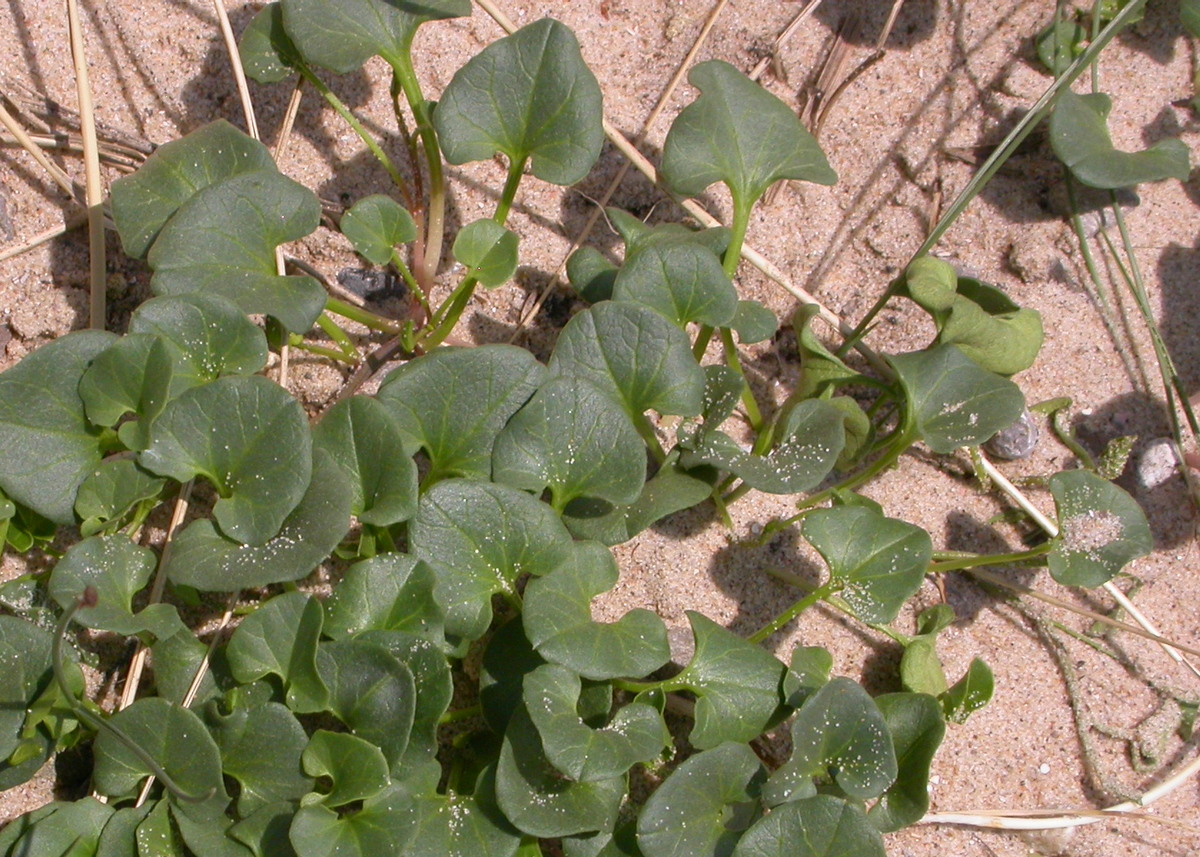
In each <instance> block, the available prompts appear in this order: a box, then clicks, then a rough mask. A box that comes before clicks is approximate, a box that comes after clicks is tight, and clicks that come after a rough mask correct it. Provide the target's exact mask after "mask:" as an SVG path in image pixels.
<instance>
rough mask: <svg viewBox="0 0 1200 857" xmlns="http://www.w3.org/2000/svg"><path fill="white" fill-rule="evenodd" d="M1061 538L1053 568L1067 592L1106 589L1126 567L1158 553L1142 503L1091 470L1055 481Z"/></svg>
mask: <svg viewBox="0 0 1200 857" xmlns="http://www.w3.org/2000/svg"><path fill="white" fill-rule="evenodd" d="M1050 493H1051V494H1052V495H1053V496H1054V506H1055V509H1056V510H1057V512H1058V525H1059V527H1060V529H1061V532H1060V533H1059V535H1058V536H1057V537H1056V538H1055V539H1054V540H1053V541H1052V542H1051V544H1052V548H1051V551H1050V556H1049V557H1048V558H1047V562H1048V564H1049V566H1050V573H1051V574H1052V575H1053V576H1054V579H1055V580H1057V581H1058V582H1059V583H1062V584H1064V585H1066V586H1085V587H1089V588H1090V587H1094V586H1101V585H1103V584H1104V583H1107V582H1108V581H1109V580H1111V579H1112V578H1113V577H1114V576H1116V574H1117V573H1118V572H1120V571H1121V569H1122V568H1124V567H1125V566H1126V565H1128V564H1129V563H1130V562H1132V561H1133V560H1135V559H1137V558H1138V557H1140V556H1145V555H1146V554H1148V553H1150V551H1152V550H1154V536H1153V534H1152V533H1151V532H1150V524H1149V523H1148V522H1147V521H1146V515H1145V513H1143V512H1142V508H1141V506H1139V505H1138V504H1137V501H1136V500H1134V499H1133V498H1132V497H1130V496H1129V495H1128V494H1127V493H1125V492H1124V491H1122V490H1121V489H1120V488H1119V487H1117V486H1116V485H1114V484H1113V483H1111V482H1109V481H1108V480H1107V479H1103V478H1101V477H1099V476H1097V475H1096V474H1094V473H1091V472H1090V471H1087V470H1067V471H1063V472H1060V473H1055V474H1054V475H1053V476H1051V477H1050Z"/></svg>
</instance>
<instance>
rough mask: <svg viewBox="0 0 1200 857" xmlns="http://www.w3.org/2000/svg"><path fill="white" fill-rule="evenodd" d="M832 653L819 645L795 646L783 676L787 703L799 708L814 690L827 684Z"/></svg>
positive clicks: (831, 665)
mask: <svg viewBox="0 0 1200 857" xmlns="http://www.w3.org/2000/svg"><path fill="white" fill-rule="evenodd" d="M832 669H833V655H831V654H830V653H829V650H828V649H823V648H821V647H820V646H797V647H796V648H794V649H792V661H791V663H790V664H789V665H788V668H787V672H786V673H785V674H784V676H783V695H784V699H785V701H786V702H787V705H788V706H789V707H791V708H799V707H800V706H801V705H803V704H804V700H806V699H808V697H810V696H812V694H813V693H814V692H815V691H818V690H820V689H821V688H823V687H824V686H825V685H827V684H829V673H830V671H831V670H832Z"/></svg>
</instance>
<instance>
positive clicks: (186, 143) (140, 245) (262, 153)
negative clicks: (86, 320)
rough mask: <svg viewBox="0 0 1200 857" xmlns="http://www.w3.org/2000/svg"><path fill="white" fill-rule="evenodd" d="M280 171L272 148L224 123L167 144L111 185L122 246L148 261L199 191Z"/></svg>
mask: <svg viewBox="0 0 1200 857" xmlns="http://www.w3.org/2000/svg"><path fill="white" fill-rule="evenodd" d="M275 169H276V167H275V160H274V159H273V158H272V157H271V151H270V149H268V148H267V147H266V146H264V145H263V144H262V143H260V142H258V141H257V140H255V139H254V138H252V137H248V136H247V135H245V134H243V133H242V132H241V131H239V130H237V129H236V128H234V127H233V126H232V125H230V124H229V123H228V122H226V121H225V120H224V119H218V120H217V121H215V122H210V123H209V124H207V125H205V126H203V127H201V128H197V129H196V130H195V131H193V132H192V133H190V134H188V135H187V136H186V137H181V138H180V139H178V140H172V141H171V142H169V143H164V144H163V145H161V146H159V147H158V148H157V149H155V150H154V154H152V155H151V156H150V157H148V158H147V159H146V162H145V163H144V164H142V166H141V168H140V169H138V171H137V172H136V173H134V174H133V175H131V176H125V177H123V178H119V179H117V180H116V181H115V182H113V183H112V189H111V196H112V209H113V220H114V222H115V223H116V225H117V234H118V235H120V236H121V246H122V247H124V248H125V253H126V254H127V255H129V256H133V257H135V258H140V257H142V256H145V255H146V251H148V250H149V249H150V245H151V244H152V243H153V242H154V240H155V239H156V238H157V237H158V234H159V230H161V229H162V228H163V225H164V224H165V223H166V222H167V221H168V220H169V219H170V218H171V216H172V215H173V214H175V212H176V211H178V210H179V207H180V206H181V205H183V204H184V203H185V202H187V201H188V200H189V199H191V198H192V197H193V196H195V195H196V193H197V192H198V191H200V190H202V189H204V188H206V187H208V186H209V185H211V184H215V183H217V182H221V181H224V180H225V179H228V178H232V177H234V176H237V175H242V174H244V173H252V172H258V171H260V170H275Z"/></svg>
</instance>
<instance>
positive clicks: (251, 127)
mask: <svg viewBox="0 0 1200 857" xmlns="http://www.w3.org/2000/svg"><path fill="white" fill-rule="evenodd" d="M213 9H214V10H216V13H217V21H218V22H219V23H220V25H221V35H222V36H223V37H224V39H225V47H226V49H228V51H229V57H230V59H231V60H232V62H231V63H230V65H231V66H232V68H233V79H234V80H235V81H237V90H238V95H239V96H241V99H242V112H243V113H244V114H245V115H246V130H247V131H248V132H249V133H250V136H251V137H253V138H254V139H255V140H257V139H258V120H257V119H255V118H254V104H253V103H252V102H251V101H250V88H249V87H248V86H247V85H246V73H245V72H244V71H242V61H241V55H240V54H239V53H238V46H237V38H236V37H235V36H234V35H233V27H231V26H230V25H229V13H228V12H226V11H225V0H213Z"/></svg>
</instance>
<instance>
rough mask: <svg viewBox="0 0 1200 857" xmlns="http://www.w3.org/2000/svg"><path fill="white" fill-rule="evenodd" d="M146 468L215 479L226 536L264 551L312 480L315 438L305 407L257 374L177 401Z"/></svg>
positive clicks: (146, 455)
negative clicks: (266, 544)
mask: <svg viewBox="0 0 1200 857" xmlns="http://www.w3.org/2000/svg"><path fill="white" fill-rule="evenodd" d="M139 463H140V464H141V465H142V466H143V467H145V468H146V469H147V470H151V471H153V472H155V473H159V474H161V475H164V476H170V477H171V478H173V479H178V480H179V481H180V482H184V481H186V480H188V479H192V478H193V477H196V476H203V477H205V478H206V479H208V480H209V481H211V482H212V483H213V484H214V485H215V486H216V488H217V491H218V493H219V494H220V499H218V500H217V504H216V506H215V507H214V508H213V515H214V517H216V519H217V524H218V525H219V526H220V527H221V530H222V532H223V533H224V534H225V535H227V536H229V537H230V538H233V539H237V540H238V541H240V542H242V543H244V544H249V545H255V546H260V545H263V544H265V543H266V542H267V541H268V540H269V539H270V538H271V537H272V536H274V535H276V534H277V533H278V532H279V530H280V528H281V527H282V525H283V522H284V519H285V518H286V517H287V516H288V515H289V514H290V513H291V512H292V510H294V509H295V508H296V506H297V505H299V503H300V501H301V499H302V498H303V497H304V493H305V489H306V488H307V487H308V485H309V481H310V479H311V477H312V434H311V432H310V431H309V428H308V420H307V418H306V417H305V415H304V410H303V408H301V407H300V404H299V403H298V402H297V401H296V400H295V399H294V398H292V396H291V394H289V393H288V392H287V391H286V390H284V389H283V388H282V387H280V386H278V385H277V384H275V383H273V382H271V381H268V380H267V379H266V378H262V377H259V376H251V377H228V378H221V379H219V380H217V381H213V382H212V383H211V384H205V385H204V386H203V387H196V388H194V389H192V390H189V391H187V392H186V393H184V394H183V395H182V396H180V397H179V398H178V399H175V400H174V401H173V402H171V403H170V405H168V406H167V408H166V409H165V410H164V411H163V413H162V415H161V416H160V417H159V418H158V420H156V421H155V424H154V427H153V430H152V431H151V434H150V444H149V446H148V447H147V448H146V450H145V451H144V452H142V453H141V455H140V456H139Z"/></svg>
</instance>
